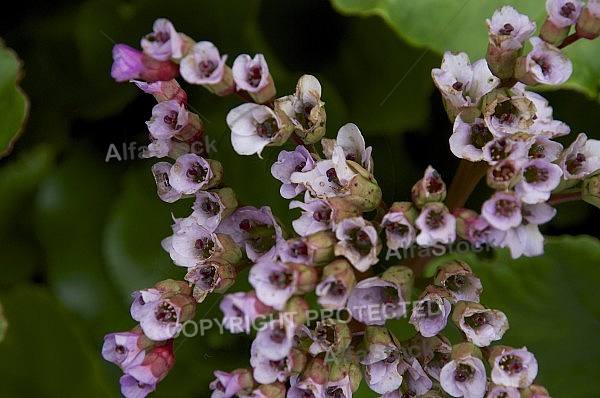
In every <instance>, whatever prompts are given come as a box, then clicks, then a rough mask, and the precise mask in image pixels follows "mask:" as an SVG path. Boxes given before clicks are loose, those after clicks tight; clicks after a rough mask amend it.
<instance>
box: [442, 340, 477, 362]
mask: <svg viewBox="0 0 600 398" xmlns="http://www.w3.org/2000/svg"><path fill="white" fill-rule="evenodd" d="M469 357H475V358H479V359H481V360H483V357H482V355H481V350H480V349H479V348H478V347H477V346H476V345H475V344H472V343H467V342H465V343H458V344H455V345H453V346H452V353H450V358H452V359H453V360H461V359H465V358H469Z"/></svg>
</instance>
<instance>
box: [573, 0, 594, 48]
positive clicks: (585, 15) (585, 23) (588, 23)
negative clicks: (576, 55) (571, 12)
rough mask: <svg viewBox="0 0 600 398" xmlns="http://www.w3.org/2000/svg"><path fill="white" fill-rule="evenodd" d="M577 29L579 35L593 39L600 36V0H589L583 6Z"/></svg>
mask: <svg viewBox="0 0 600 398" xmlns="http://www.w3.org/2000/svg"><path fill="white" fill-rule="evenodd" d="M575 29H576V32H577V35H578V36H581V37H585V38H586V39H589V40H592V39H595V38H596V37H598V36H600V1H598V0H589V1H588V2H587V4H586V5H585V6H584V7H583V8H582V10H581V14H579V18H578V19H577V24H576V25H575Z"/></svg>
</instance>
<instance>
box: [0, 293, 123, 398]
mask: <svg viewBox="0 0 600 398" xmlns="http://www.w3.org/2000/svg"><path fill="white" fill-rule="evenodd" d="M0 298H1V300H2V302H3V303H4V307H5V313H6V317H7V318H8V319H10V328H9V329H8V330H7V333H6V337H5V339H4V341H3V342H2V344H0V358H2V361H0V374H2V396H3V397H7V398H12V397H76V396H86V397H90V398H95V397H98V398H100V397H102V398H106V397H114V398H116V397H117V396H118V395H117V394H116V393H115V392H116V390H117V389H116V388H111V387H110V386H109V384H107V378H106V375H105V370H104V363H103V360H102V357H101V356H100V354H99V353H100V348H101V343H100V344H98V345H96V344H95V343H94V344H92V343H91V341H90V339H89V336H88V335H87V334H86V333H85V331H84V329H83V328H82V326H81V325H80V324H79V323H78V322H77V320H76V319H75V317H73V314H71V313H69V312H68V311H66V310H65V308H64V307H62V306H61V305H60V303H59V302H58V301H57V300H56V298H55V297H54V296H53V295H52V294H51V292H49V291H48V290H47V289H45V288H42V287H39V286H29V285H23V286H20V287H18V288H15V289H12V290H10V291H4V292H2V294H1V296H0Z"/></svg>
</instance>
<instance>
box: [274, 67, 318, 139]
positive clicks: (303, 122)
mask: <svg viewBox="0 0 600 398" xmlns="http://www.w3.org/2000/svg"><path fill="white" fill-rule="evenodd" d="M324 105H325V103H324V102H323V101H321V83H319V80H317V78H316V77H314V76H312V75H302V76H301V77H300V79H298V83H297V84H296V92H295V93H294V94H293V95H287V96H285V97H282V98H278V99H276V100H275V103H274V108H275V112H276V113H278V114H281V115H282V116H284V117H286V118H287V119H288V120H289V122H290V124H292V125H293V126H294V132H295V133H296V135H297V136H298V137H300V139H301V140H302V142H304V143H305V144H314V143H316V142H318V141H319V140H320V139H321V138H322V137H323V135H325V121H326V120H327V114H326V113H325V106H324Z"/></svg>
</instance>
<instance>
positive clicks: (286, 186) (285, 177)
mask: <svg viewBox="0 0 600 398" xmlns="http://www.w3.org/2000/svg"><path fill="white" fill-rule="evenodd" d="M314 167H315V161H314V159H313V158H312V156H311V154H310V152H308V150H307V149H306V148H305V147H304V146H302V145H298V146H296V148H295V149H294V150H293V151H281V152H279V155H278V156H277V161H276V162H275V163H273V164H272V165H271V174H272V175H273V177H275V178H276V179H278V180H279V181H281V182H282V183H283V184H282V185H281V188H280V190H279V192H280V193H281V196H283V197H284V198H285V199H292V198H294V197H296V196H298V194H300V193H302V192H304V191H306V187H305V186H304V185H301V184H295V183H292V181H291V176H292V173H294V172H306V171H309V170H312V169H313V168H314Z"/></svg>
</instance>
